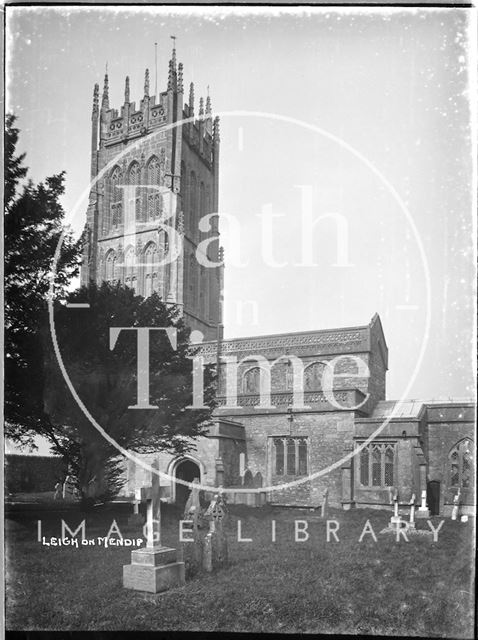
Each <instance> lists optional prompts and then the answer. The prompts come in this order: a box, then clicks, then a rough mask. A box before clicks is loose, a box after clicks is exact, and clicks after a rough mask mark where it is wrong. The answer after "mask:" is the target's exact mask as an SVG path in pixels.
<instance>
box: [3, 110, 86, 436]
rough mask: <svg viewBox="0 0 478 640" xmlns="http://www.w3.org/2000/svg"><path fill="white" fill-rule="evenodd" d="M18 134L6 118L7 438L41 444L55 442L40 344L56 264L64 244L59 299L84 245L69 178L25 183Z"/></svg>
mask: <svg viewBox="0 0 478 640" xmlns="http://www.w3.org/2000/svg"><path fill="white" fill-rule="evenodd" d="M18 137H19V130H18V129H17V128H16V127H15V116H13V115H7V118H6V131H5V212H4V232H5V241H4V251H5V278H4V290H5V423H6V425H5V435H6V436H7V437H8V438H10V439H12V440H14V441H15V442H17V443H19V444H26V445H30V446H31V445H33V446H35V437H36V436H37V435H43V436H47V437H49V438H50V440H51V439H52V438H54V430H53V427H52V425H51V423H50V421H49V418H48V416H47V415H46V414H45V412H44V409H43V359H44V354H43V351H42V344H41V340H40V332H41V325H42V323H43V322H44V317H45V312H46V296H47V293H48V291H49V288H50V273H51V268H52V260H53V256H54V254H55V250H56V247H57V245H58V242H59V240H60V237H61V234H62V233H64V241H63V245H62V250H61V254H60V257H59V260H58V264H57V268H56V273H55V277H54V294H55V296H56V297H58V298H61V297H64V295H65V290H66V287H67V286H68V284H69V282H70V280H71V278H72V277H74V276H75V275H76V274H77V272H78V266H79V260H80V242H78V241H75V240H74V239H73V236H72V234H71V232H70V231H69V230H68V229H66V228H65V226H64V217H65V214H64V211H63V208H62V206H61V204H60V197H61V196H62V194H63V192H64V173H63V172H62V173H60V174H58V175H54V176H51V177H49V178H46V180H45V181H44V182H41V183H39V184H37V185H35V184H33V182H32V181H31V180H27V174H28V169H27V167H25V166H24V164H23V162H24V159H25V154H21V155H18V153H17V144H18Z"/></svg>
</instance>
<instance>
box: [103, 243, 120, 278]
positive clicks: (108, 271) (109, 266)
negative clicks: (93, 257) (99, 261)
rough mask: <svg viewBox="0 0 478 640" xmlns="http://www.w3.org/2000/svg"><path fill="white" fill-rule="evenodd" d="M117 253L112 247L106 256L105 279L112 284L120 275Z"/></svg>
mask: <svg viewBox="0 0 478 640" xmlns="http://www.w3.org/2000/svg"><path fill="white" fill-rule="evenodd" d="M117 271H118V268H117V259H116V253H115V251H114V250H113V249H110V250H109V251H108V253H107V254H106V257H105V280H106V282H109V283H110V284H114V283H115V281H116V279H117V277H118V273H117Z"/></svg>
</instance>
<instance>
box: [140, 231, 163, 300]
mask: <svg viewBox="0 0 478 640" xmlns="http://www.w3.org/2000/svg"><path fill="white" fill-rule="evenodd" d="M143 262H144V296H145V298H147V297H148V296H150V295H151V294H152V293H153V291H156V290H157V288H158V262H159V259H158V249H157V247H156V245H155V244H154V242H150V243H149V244H148V245H147V246H146V248H145V250H144V257H143Z"/></svg>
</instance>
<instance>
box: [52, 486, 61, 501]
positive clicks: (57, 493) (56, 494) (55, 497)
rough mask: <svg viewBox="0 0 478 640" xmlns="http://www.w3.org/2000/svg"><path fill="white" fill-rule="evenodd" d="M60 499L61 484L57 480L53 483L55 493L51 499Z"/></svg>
mask: <svg viewBox="0 0 478 640" xmlns="http://www.w3.org/2000/svg"><path fill="white" fill-rule="evenodd" d="M61 499H62V486H61V482H57V483H56V485H55V495H54V496H53V500H61Z"/></svg>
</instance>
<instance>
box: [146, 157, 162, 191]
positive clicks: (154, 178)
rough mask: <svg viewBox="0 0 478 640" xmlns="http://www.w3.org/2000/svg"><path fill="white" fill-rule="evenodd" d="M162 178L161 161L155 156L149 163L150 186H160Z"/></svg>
mask: <svg viewBox="0 0 478 640" xmlns="http://www.w3.org/2000/svg"><path fill="white" fill-rule="evenodd" d="M160 177H161V172H160V169H159V160H158V158H157V157H156V156H153V157H152V158H151V159H150V160H149V161H148V184H155V185H159V182H160Z"/></svg>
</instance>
